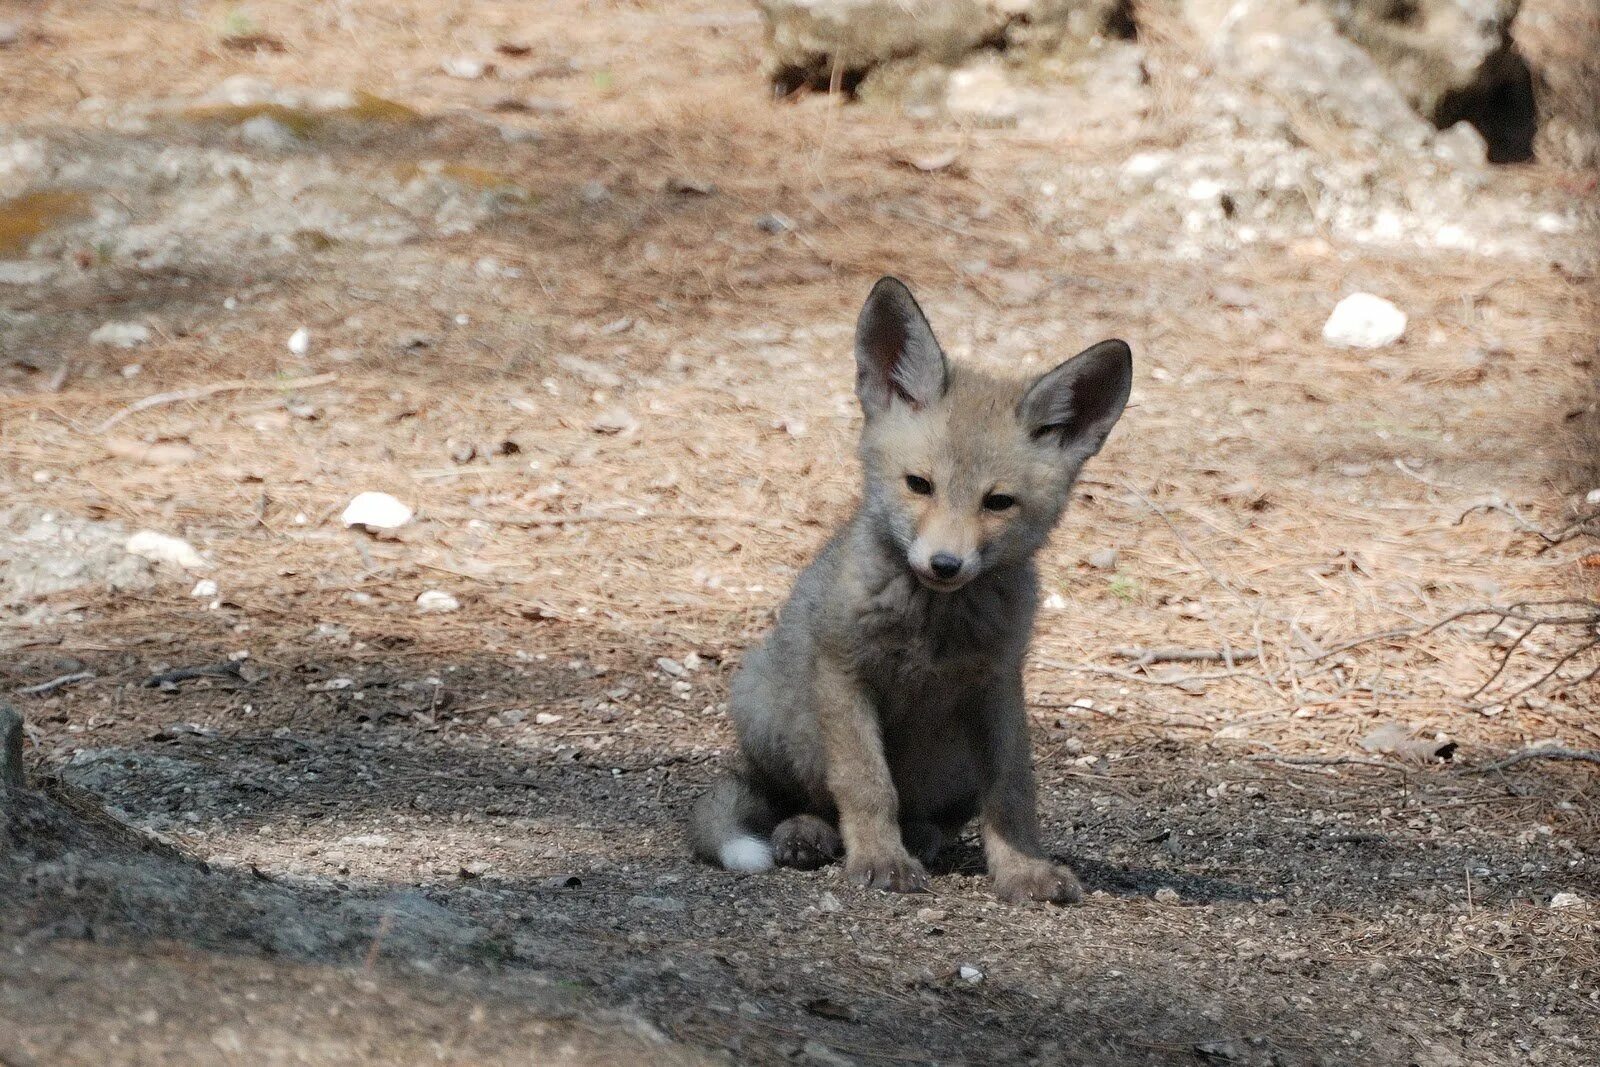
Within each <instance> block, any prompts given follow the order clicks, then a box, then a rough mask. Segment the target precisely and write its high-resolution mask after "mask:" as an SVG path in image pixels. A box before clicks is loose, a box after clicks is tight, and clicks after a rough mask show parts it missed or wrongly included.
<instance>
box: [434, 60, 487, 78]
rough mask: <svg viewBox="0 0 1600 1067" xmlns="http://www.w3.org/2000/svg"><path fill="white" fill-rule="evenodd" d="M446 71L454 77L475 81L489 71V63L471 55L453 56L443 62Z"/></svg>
mask: <svg viewBox="0 0 1600 1067" xmlns="http://www.w3.org/2000/svg"><path fill="white" fill-rule="evenodd" d="M442 66H443V67H444V72H445V73H446V74H448V75H450V77H452V78H461V79H462V80H464V81H475V80H477V79H478V78H481V77H483V76H484V75H485V74H487V73H488V72H489V69H490V68H489V64H487V63H485V62H484V61H483V60H481V59H474V58H473V57H471V56H451V57H450V58H449V59H447V60H445V61H444V63H443V64H442Z"/></svg>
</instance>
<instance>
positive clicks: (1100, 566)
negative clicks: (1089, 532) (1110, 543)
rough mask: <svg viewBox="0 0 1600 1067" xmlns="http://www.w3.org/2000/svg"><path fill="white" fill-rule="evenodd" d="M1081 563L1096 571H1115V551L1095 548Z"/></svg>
mask: <svg viewBox="0 0 1600 1067" xmlns="http://www.w3.org/2000/svg"><path fill="white" fill-rule="evenodd" d="M1083 561H1084V562H1085V563H1087V564H1088V565H1089V566H1091V567H1093V568H1094V569H1095V570H1097V571H1114V570H1116V569H1117V550H1116V549H1114V548H1097V549H1095V550H1094V551H1093V552H1091V553H1089V554H1088V555H1087V556H1085V557H1083Z"/></svg>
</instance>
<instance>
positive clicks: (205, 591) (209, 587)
mask: <svg viewBox="0 0 1600 1067" xmlns="http://www.w3.org/2000/svg"><path fill="white" fill-rule="evenodd" d="M189 595H190V596H192V597H197V598H199V599H202V600H209V599H210V598H211V597H214V596H216V595H217V583H216V582H214V581H212V580H211V579H210V578H202V579H200V580H199V581H198V582H195V583H194V588H193V589H191V590H189Z"/></svg>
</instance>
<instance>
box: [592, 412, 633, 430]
mask: <svg viewBox="0 0 1600 1067" xmlns="http://www.w3.org/2000/svg"><path fill="white" fill-rule="evenodd" d="M589 428H590V429H591V430H594V431H595V432H596V433H604V434H616V435H618V436H626V435H628V434H631V433H633V432H634V431H635V430H637V429H638V428H639V420H638V419H636V418H634V417H633V414H632V413H631V412H630V411H628V409H627V408H624V407H614V408H609V409H607V410H606V411H603V412H601V413H600V416H599V417H598V418H596V419H595V420H594V422H592V423H590V424H589Z"/></svg>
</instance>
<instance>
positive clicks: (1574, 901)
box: [1550, 893, 1585, 908]
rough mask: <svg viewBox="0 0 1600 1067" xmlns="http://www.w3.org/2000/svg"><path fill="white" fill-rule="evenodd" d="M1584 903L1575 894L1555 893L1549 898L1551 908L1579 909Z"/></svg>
mask: <svg viewBox="0 0 1600 1067" xmlns="http://www.w3.org/2000/svg"><path fill="white" fill-rule="evenodd" d="M1584 903H1585V901H1584V899H1583V898H1582V897H1580V896H1579V895H1578V894H1576V893H1557V894H1556V895H1555V896H1553V897H1551V898H1550V906H1551V907H1552V908H1581V907H1583V905H1584Z"/></svg>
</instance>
